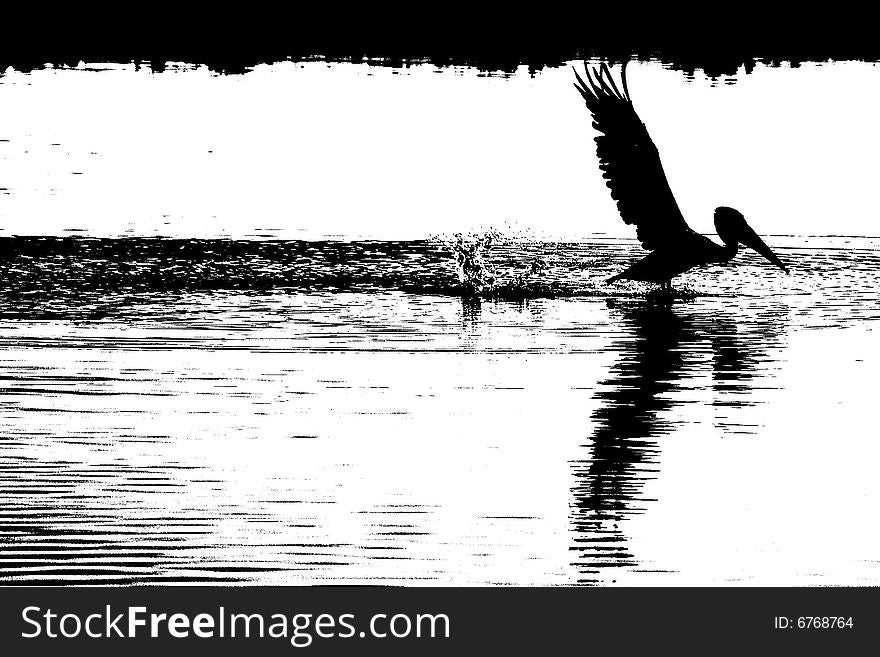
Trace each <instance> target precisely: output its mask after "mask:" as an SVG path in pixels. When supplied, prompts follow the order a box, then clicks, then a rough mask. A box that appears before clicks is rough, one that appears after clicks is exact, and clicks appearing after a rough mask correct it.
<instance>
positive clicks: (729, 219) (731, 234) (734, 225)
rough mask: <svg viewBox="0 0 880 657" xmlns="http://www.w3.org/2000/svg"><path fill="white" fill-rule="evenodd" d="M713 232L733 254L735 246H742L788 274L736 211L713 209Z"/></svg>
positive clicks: (725, 208) (786, 269)
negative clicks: (732, 250) (755, 252)
mask: <svg viewBox="0 0 880 657" xmlns="http://www.w3.org/2000/svg"><path fill="white" fill-rule="evenodd" d="M715 230H716V231H718V237H720V238H721V241H722V242H724V244H726V245H727V246H728V247H733V248H734V253H735V252H736V246H737V244H742V245H743V246H747V247H749V248H750V249H754V250H755V251H757V252H758V253H760V254H761V255H762V256H764V257H765V258H767V260H769V261H770V262H772V263H773V264H774V265H776V266H777V267H779V268H780V269H781V270H782V271H784V272H785V273H786V274H787V273H788V267H786V266H785V265H784V264H783V263H782V260H780V259H779V258H777V257H776V254H775V253H773V251H771V250H770V247H769V246H767V245H766V244H765V243H764V240H762V239H761V238H760V236H759V235H758V233H756V232H755V231H754V230H753V229H752V227H751V226H749V225H748V224H747V223H746V218H745V217H743V216H742V213H740V212H739V211H738V210H734V209H733V208H727V207H724V206H722V207H720V208H715Z"/></svg>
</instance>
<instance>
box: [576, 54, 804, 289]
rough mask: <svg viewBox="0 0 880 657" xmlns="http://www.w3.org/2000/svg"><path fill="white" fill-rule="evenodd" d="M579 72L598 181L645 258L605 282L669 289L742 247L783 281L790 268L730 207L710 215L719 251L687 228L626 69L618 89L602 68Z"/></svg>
mask: <svg viewBox="0 0 880 657" xmlns="http://www.w3.org/2000/svg"><path fill="white" fill-rule="evenodd" d="M584 70H585V72H586V77H587V82H586V83H585V82H584V80H583V78H581V76H580V75H578V72H577V71H576V70H575V71H574V75H575V78H577V82H576V83H575V85H574V86H575V88H576V89H577V90H578V91H579V92H580V94H581V96H583V98H584V100H585V101H586V103H587V109H589V110H590V114H592V116H593V127H594V128H595V129H596V130H597V131H598V132H599V133H600V134H599V135H597V136H596V153H597V155H598V156H599V168H600V169H601V170H602V177H603V178H605V181H606V185H608V188H609V189H610V190H611V198H613V199H614V200H615V201H616V202H617V209H618V211H619V212H620V217H621V218H622V219H623V221H624V222H625V223H627V224H631V225H632V224H635V226H636V236H637V237H638V238H639V241H640V242H641V243H642V247H643V248H645V249H646V250H648V251H650V253H649V254H648V255H647V256H645V257H644V258H642V259H641V260H639V261H638V262H636V263H635V264H633V265H632V266H630V267H629V268H628V269H626V270H624V271H622V272H620V273H619V274H617V275H615V276H612V277H611V278H609V279H608V281H607V282H608V283H614V282H615V281H618V280H620V279H621V278H626V279H629V280H633V281H650V282H653V283H660V285H661V287H663V288H665V289H670V288H671V286H672V283H671V280H672V278H673V277H674V276H678V275H679V274H683V273H684V272H686V271H688V270H689V269H692V268H693V267H698V266H700V265H708V264H711V263H722V262H727V261H728V260H730V259H731V258H733V257H734V256H735V255H736V253H737V250H738V249H739V245H740V244H742V245H743V246H748V247H750V248H752V249H754V250H755V251H757V252H758V253H760V254H761V255H762V256H764V257H765V258H767V260H769V261H770V262H771V263H773V264H774V265H776V266H777V267H779V268H780V269H782V270H783V271H785V273H786V274H787V273H788V268H787V267H786V266H785V265H784V264H783V263H782V261H781V260H780V259H779V258H777V257H776V255H775V254H774V253H773V251H771V250H770V247H768V246H767V245H766V244H765V243H764V240H762V239H761V238H760V237H759V236H758V234H757V233H756V232H755V231H754V230H752V228H751V226H749V225H748V224H747V223H746V220H745V217H743V215H742V214H741V213H739V212H738V211H736V210H734V209H733V208H728V207H724V206H722V207H719V208H716V210H715V230H716V231H717V232H718V237H719V238H720V239H721V241H722V242H723V243H724V246H721V245H720V244H716V243H715V242H713V241H712V240H710V239H709V238H708V237H706V236H705V235H700V234H699V233H697V232H696V231H694V230H693V229H692V228H691V227H690V226H688V225H687V222H686V221H685V220H684V217H683V216H682V214H681V210H679V209H678V204H677V203H676V202H675V196H673V194H672V190H671V189H670V188H669V182H668V181H667V180H666V174H665V173H664V172H663V165H662V164H661V163H660V154H659V152H658V151H657V147H656V146H655V145H654V142H653V141H652V140H651V136H650V135H649V134H648V129H647V128H646V127H645V124H644V123H642V120H641V119H640V118H639V115H638V114H636V110H635V108H634V107H633V104H632V100H631V99H630V97H629V89H628V88H627V85H626V64H625V63H624V65H623V67H622V69H621V72H620V82H621V86H620V87H618V86H617V84H615V82H614V80H613V79H612V77H611V73H610V71H609V70H608V66H607V65H606V64H602V65H601V66H600V67H599V68H598V69H597V70H594V71H593V72H592V74H591V72H590V69H589V67H588V66H587V64H586V62H585V63H584ZM621 89H622V91H621Z"/></svg>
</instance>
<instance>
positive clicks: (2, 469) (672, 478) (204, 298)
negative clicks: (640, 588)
mask: <svg viewBox="0 0 880 657" xmlns="http://www.w3.org/2000/svg"><path fill="white" fill-rule="evenodd" d="M768 242H769V243H770V244H771V245H772V246H773V248H774V250H775V251H776V252H777V253H778V254H779V255H780V257H781V258H782V259H783V260H784V261H785V262H786V263H787V264H788V265H789V266H790V268H791V272H792V273H791V274H790V275H789V276H786V275H785V274H783V273H781V272H779V271H778V270H775V269H772V268H771V267H769V266H768V265H766V264H765V263H763V262H762V261H761V260H760V259H759V258H758V257H757V256H754V254H750V253H741V254H740V255H739V256H737V258H736V259H735V260H734V261H733V263H732V264H731V265H730V266H723V267H722V266H718V267H712V268H707V269H705V270H701V271H696V272H691V273H689V274H688V275H686V276H683V277H681V280H680V281H678V282H677V283H676V287H677V290H678V292H677V293H676V294H675V295H672V296H665V297H664V296H658V295H656V294H653V293H650V288H649V287H646V286H640V285H637V284H623V285H615V286H607V285H606V284H605V283H604V281H605V279H606V278H607V277H608V276H609V275H611V274H612V273H616V272H617V271H619V270H620V269H622V268H624V267H625V266H627V265H628V264H629V263H630V262H631V261H632V260H633V259H635V258H637V257H640V254H641V250H640V249H639V248H638V247H637V245H636V244H635V243H634V242H630V241H621V240H612V239H595V240H592V241H590V242H583V243H577V244H557V243H543V242H541V243H538V242H523V241H514V240H505V239H503V238H502V237H501V236H497V235H495V236H491V237H486V236H483V237H479V238H463V239H462V240H455V239H453V240H450V241H448V242H445V243H444V242H440V241H434V242H427V241H426V242H407V243H402V242H401V243H393V242H355V243H345V242H271V241H267V242H245V241H241V242H235V241H227V240H214V241H211V240H195V241H179V240H159V239H120V240H98V239H84V238H66V239H60V238H46V239H43V238H11V239H4V240H0V248H2V249H3V254H4V258H2V261H0V281H2V285H0V287H2V289H3V292H2V295H0V428H2V431H0V500H2V505H0V582H2V583H4V584H34V583H79V584H89V583H91V584H97V583H121V584H123V583H187V582H241V583H256V584H284V583H288V584H324V583H364V584H406V583H429V584H430V583H434V584H438V585H442V584H462V585H465V584H474V585H479V584H488V585H494V584H501V585H512V584H523V585H555V584H584V585H603V586H610V585H616V584H627V585H650V584H682V585H684V584H719V583H720V584H767V585H790V584H807V585H809V584H823V585H824V584H832V585H839V584H877V583H880V568H878V560H877V557H876V555H877V554H878V550H880V544H878V541H880V538H878V536H880V532H877V531H876V530H877V527H876V522H877V521H876V520H874V517H875V516H876V513H875V511H876V507H877V504H878V502H880V485H878V484H877V481H876V476H875V473H874V468H873V464H874V463H876V459H877V457H880V446H878V445H877V444H876V440H875V439H874V437H873V435H872V433H871V432H870V430H869V429H868V427H870V426H872V423H873V421H874V417H875V413H874V411H873V407H874V403H875V402H874V394H873V390H874V388H873V375H872V373H873V372H875V371H876V368H877V366H880V357H878V354H877V349H876V338H875V337H874V326H875V324H874V322H873V320H875V319H877V318H878V317H880V310H878V309H880V305H878V301H880V299H878V286H877V284H876V280H877V275H878V273H880V240H877V239H871V238H846V237H833V238H827V237H826V238H810V237H770V238H768Z"/></svg>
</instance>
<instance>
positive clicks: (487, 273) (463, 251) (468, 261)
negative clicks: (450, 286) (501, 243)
mask: <svg viewBox="0 0 880 657" xmlns="http://www.w3.org/2000/svg"><path fill="white" fill-rule="evenodd" d="M498 237H499V234H498V232H497V231H494V230H490V231H486V232H485V233H483V234H482V235H467V236H465V235H462V234H461V233H456V234H455V235H454V236H453V239H452V240H451V241H449V242H448V245H449V247H450V248H451V249H452V255H453V257H454V258H455V267H456V273H457V274H458V280H459V282H460V283H461V285H462V288H463V289H464V291H465V292H469V293H471V294H477V295H479V294H485V293H487V292H489V291H491V290H492V288H493V287H494V286H495V282H496V275H495V270H494V269H493V268H492V267H491V266H489V264H488V263H487V262H486V259H485V256H486V253H487V251H488V250H489V248H490V247H491V246H492V243H493V242H495V241H497V240H498Z"/></svg>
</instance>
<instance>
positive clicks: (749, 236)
mask: <svg viewBox="0 0 880 657" xmlns="http://www.w3.org/2000/svg"><path fill="white" fill-rule="evenodd" d="M739 241H740V243H742V244H744V245H745V246H747V247H749V248H750V249H754V250H755V251H757V252H758V253H760V254H761V255H762V256H764V257H765V258H767V260H769V261H770V262H772V263H773V264H774V265H776V266H777V267H779V268H780V269H781V270H782V271H784V272H785V273H786V274H787V273H788V267H786V266H785V265H784V264H783V263H782V260H780V259H779V258H777V257H776V254H775V253H773V251H771V250H770V247H769V246H767V245H766V244H765V243H764V240H762V239H761V237H760V236H759V235H758V233H756V232H755V231H754V230H752V227H751V226H748V225H744V226H743V228H742V236H741V237H740V240H739Z"/></svg>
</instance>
